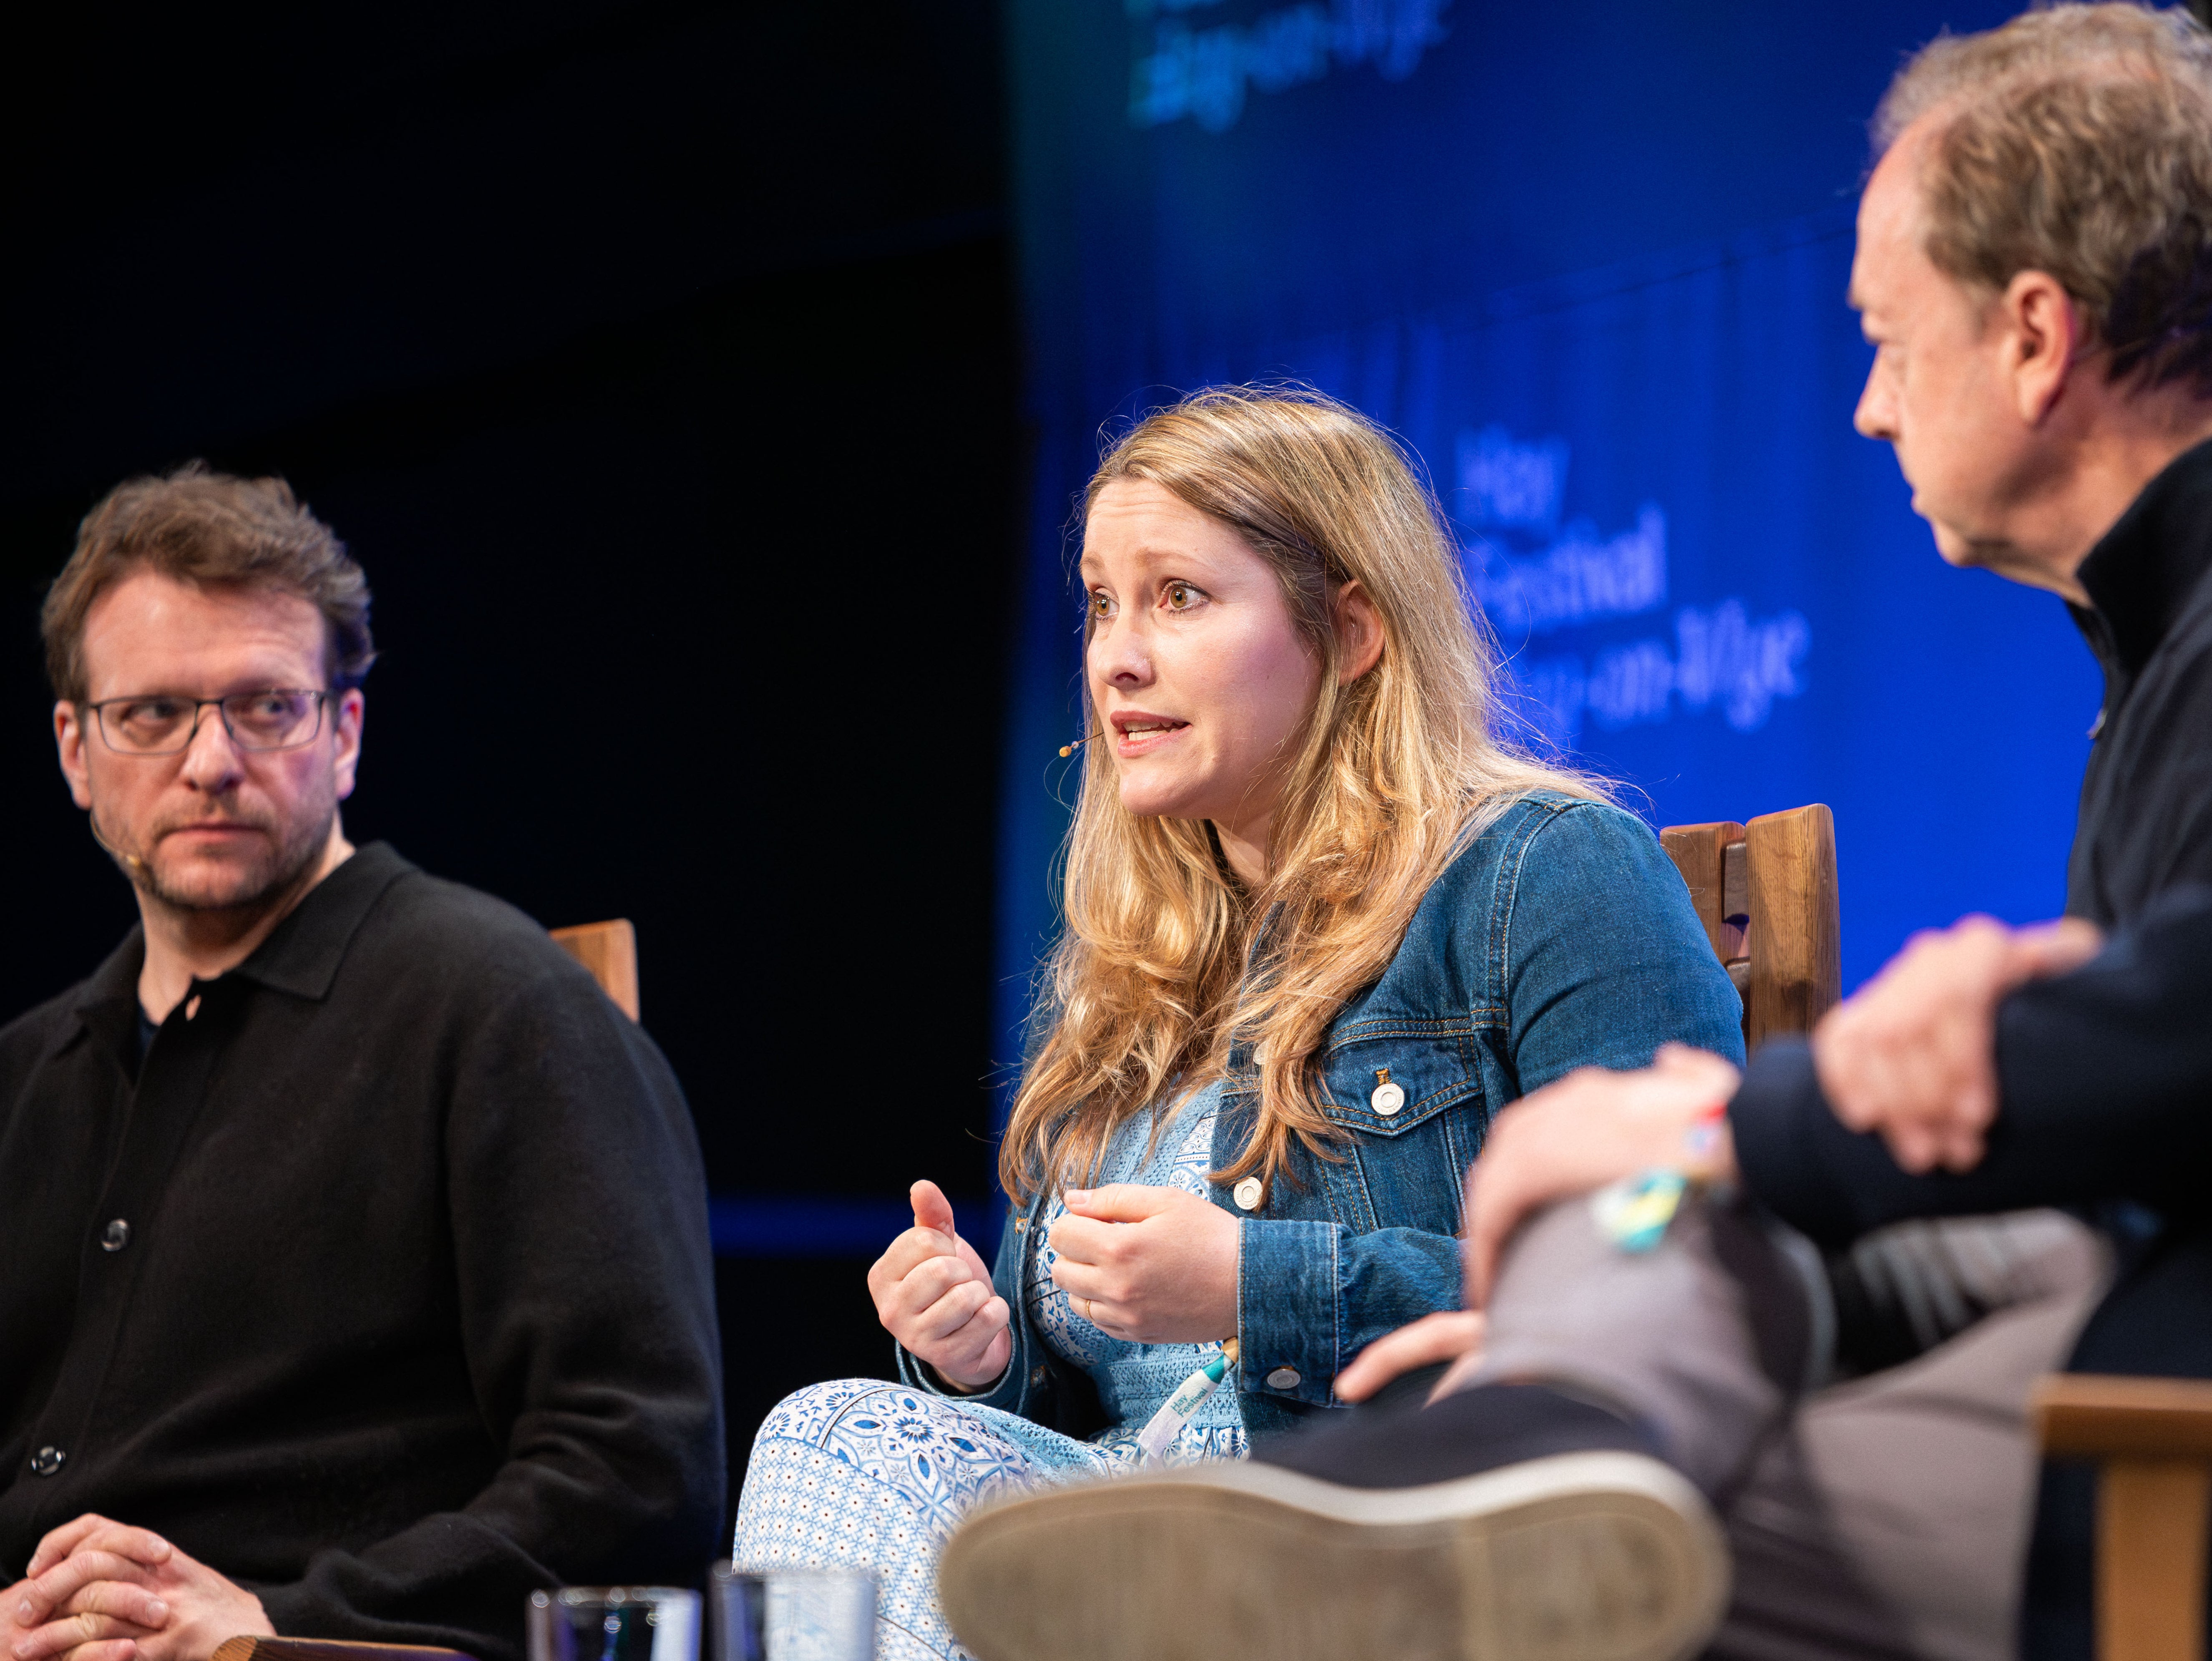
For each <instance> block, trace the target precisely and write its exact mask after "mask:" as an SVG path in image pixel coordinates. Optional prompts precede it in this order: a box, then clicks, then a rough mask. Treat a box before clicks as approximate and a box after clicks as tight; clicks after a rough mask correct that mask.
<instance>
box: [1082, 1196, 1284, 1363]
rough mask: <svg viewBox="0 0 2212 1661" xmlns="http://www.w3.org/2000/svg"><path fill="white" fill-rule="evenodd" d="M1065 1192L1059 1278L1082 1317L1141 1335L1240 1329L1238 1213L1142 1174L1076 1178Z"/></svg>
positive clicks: (1156, 1337) (1168, 1340) (1195, 1336)
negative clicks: (1082, 1185)
mask: <svg viewBox="0 0 2212 1661" xmlns="http://www.w3.org/2000/svg"><path fill="white" fill-rule="evenodd" d="M1060 1200H1061V1202H1062V1203H1063V1204H1065V1205H1066V1207H1067V1214H1066V1216H1065V1217H1062V1218H1061V1219H1060V1220H1059V1221H1058V1222H1056V1223H1054V1225H1053V1226H1052V1249H1053V1251H1054V1253H1055V1254H1056V1255H1057V1256H1058V1258H1059V1261H1058V1262H1055V1263H1054V1265H1053V1268H1052V1278H1053V1280H1054V1282H1055V1283H1056V1284H1057V1285H1058V1286H1059V1287H1060V1290H1061V1291H1062V1292H1065V1293H1066V1294H1067V1295H1068V1296H1069V1298H1071V1299H1073V1300H1074V1304H1075V1308H1076V1312H1077V1313H1078V1314H1079V1315H1081V1316H1082V1317H1084V1319H1085V1320H1087V1321H1089V1322H1090V1323H1091V1324H1092V1325H1093V1326H1095V1327H1097V1328H1098V1329H1100V1330H1102V1331H1103V1332H1105V1333H1107V1334H1108V1335H1110V1336H1112V1337H1115V1338H1120V1339H1121V1340H1123V1341H1125V1342H1129V1343H1134V1344H1202V1343H1206V1342H1209V1341H1210V1340H1212V1339H1215V1338H1227V1337H1230V1336H1231V1335H1233V1334H1234V1333H1235V1332H1236V1330H1237V1244H1238V1241H1239V1239H1240V1238H1241V1232H1240V1231H1239V1229H1238V1227H1237V1219H1236V1218H1234V1217H1232V1216H1231V1215H1230V1214H1229V1213H1227V1212H1226V1211H1224V1210H1223V1209H1222V1208H1220V1207H1219V1206H1218V1205H1215V1204H1213V1203H1212V1202H1211V1201H1209V1200H1206V1199H1204V1198H1202V1197H1201V1196H1199V1195H1196V1194H1191V1193H1187V1192H1186V1191H1185V1190H1183V1189H1179V1188H1152V1187H1149V1186H1146V1184H1143V1183H1108V1184H1107V1185H1106V1186H1105V1187H1103V1188H1093V1189H1079V1188H1072V1189H1067V1190H1066V1192H1065V1193H1064V1194H1062V1195H1061V1196H1060Z"/></svg>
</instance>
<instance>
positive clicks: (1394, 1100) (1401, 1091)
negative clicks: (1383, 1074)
mask: <svg viewBox="0 0 2212 1661" xmlns="http://www.w3.org/2000/svg"><path fill="white" fill-rule="evenodd" d="M1405 1104H1406V1091H1405V1086H1402V1085H1400V1084H1397V1083H1395V1082H1390V1083H1385V1084H1378V1085H1376V1086H1375V1093H1374V1094H1373V1095H1371V1096H1370V1097H1369V1098H1367V1105H1368V1106H1370V1107H1371V1108H1373V1109H1374V1110H1376V1112H1377V1113H1380V1114H1381V1115H1382V1116H1383V1117H1384V1118H1386V1119H1387V1118H1389V1116H1391V1115H1392V1114H1393V1113H1395V1112H1396V1111H1397V1110H1399V1109H1400V1108H1401V1107H1403V1106H1405Z"/></svg>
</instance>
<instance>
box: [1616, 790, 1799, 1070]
mask: <svg viewBox="0 0 2212 1661" xmlns="http://www.w3.org/2000/svg"><path fill="white" fill-rule="evenodd" d="M1659 841H1660V843H1661V845H1662V847H1664V848H1665V849H1666V850H1667V855H1668V858H1670V859H1672V860H1673V861H1674V868H1675V869H1676V870H1678V871H1680V873H1682V880H1683V881H1684V882H1685V883H1686V884H1688V885H1689V889H1690V902H1691V904H1693V905H1694V906H1696V907H1697V910H1698V921H1699V922H1702V923H1704V924H1705V938H1706V940H1709V941H1710V942H1711V945H1712V948H1713V952H1714V955H1715V956H1717V958H1720V960H1721V962H1722V963H1723V964H1725V965H1727V968H1728V972H1729V979H1730V980H1732V981H1734V982H1735V989H1736V991H1737V993H1738V994H1739V995H1741V997H1742V999H1743V1041H1744V1048H1745V1049H1746V1050H1756V1049H1757V1048H1758V1047H1759V1043H1760V1041H1761V1040H1763V1039H1764V1038H1765V1037H1767V1035H1768V1034H1769V1033H1773V1032H1809V1031H1812V1030H1813V1024H1814V1022H1815V1021H1817V1020H1819V1019H1820V1017H1821V1016H1823V1015H1825V1014H1826V1013H1828V1010H1829V1008H1830V1007H1832V1005H1833V1004H1834V1003H1835V1001H1837V999H1838V998H1839V997H1840V996H1842V995H1843V960H1842V957H1841V944H1840V942H1841V940H1842V933H1843V930H1842V923H1841V920H1840V917H1839V916H1838V911H1837V907H1836V821H1835V816H1834V815H1833V814H1832V813H1830V812H1828V810H1827V808H1826V807H1825V806H1822V805H1821V804H1820V803H1819V802H1814V803H1813V804H1812V805H1811V806H1808V807H1793V808H1791V809H1790V810H1789V811H1788V812H1784V813H1762V814H1760V815H1759V817H1758V818H1755V819H1753V820H1752V821H1751V823H1750V824H1736V823H1735V821H1734V820H1729V821H1726V822H1724V823H1722V824H1672V825H1668V827H1667V828H1666V829H1665V830H1663V831H1661V832H1660V833H1659Z"/></svg>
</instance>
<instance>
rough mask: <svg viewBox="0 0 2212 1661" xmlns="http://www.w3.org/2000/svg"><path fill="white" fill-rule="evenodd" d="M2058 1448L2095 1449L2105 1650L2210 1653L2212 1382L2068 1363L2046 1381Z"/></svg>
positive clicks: (2053, 1450)
mask: <svg viewBox="0 0 2212 1661" xmlns="http://www.w3.org/2000/svg"><path fill="white" fill-rule="evenodd" d="M2033 1415H2034V1420H2035V1429H2036V1436H2037V1439H2038V1440H2039V1442H2040V1443H2041V1444H2042V1447H2043V1451H2044V1453H2045V1455H2046V1456H2047V1457H2051V1458H2053V1459H2094V1460H2096V1461H2097V1462H2098V1464H2099V1469H2098V1473H2097V1576H2096V1588H2097V1656H2098V1661H2204V1561H2205V1560H2204V1554H2205V1549H2206V1547H2207V1545H2208V1543H2212V1542H2208V1537H2207V1536H2208V1530H2212V1384H2208V1383H2206V1382H2204V1381H2203V1380H2202V1379H2196V1378H2112V1377H2107V1376H2103V1375H2100V1374H2094V1373H2075V1372H2062V1373H2056V1374H2053V1375H2051V1376H2050V1377H2048V1378H2044V1379H2043V1380H2041V1381H2040V1382H2039V1384H2037V1385H2036V1390H2035V1400H2034V1404H2033Z"/></svg>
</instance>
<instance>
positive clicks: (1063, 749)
mask: <svg viewBox="0 0 2212 1661" xmlns="http://www.w3.org/2000/svg"><path fill="white" fill-rule="evenodd" d="M1105 736H1106V729H1105V728H1104V727H1100V728H1099V729H1098V730H1097V732H1095V733H1086V734H1085V736H1084V737H1082V738H1079V739H1076V741H1075V742H1074V743H1073V744H1063V745H1060V754H1061V755H1063V756H1072V755H1073V754H1074V753H1075V752H1076V751H1079V750H1080V749H1081V748H1082V747H1083V746H1084V745H1086V744H1088V743H1090V742H1091V739H1100V738H1104V737H1105Z"/></svg>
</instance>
